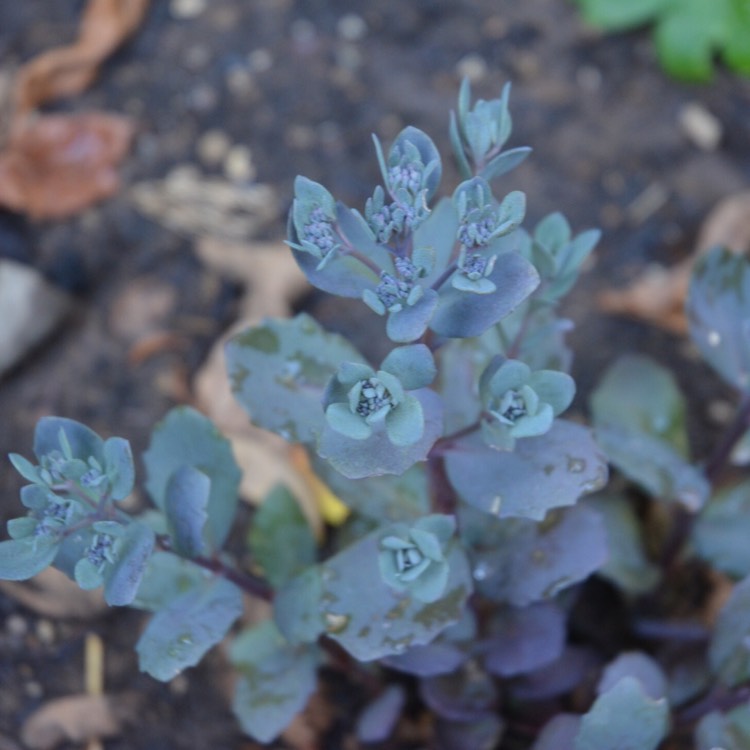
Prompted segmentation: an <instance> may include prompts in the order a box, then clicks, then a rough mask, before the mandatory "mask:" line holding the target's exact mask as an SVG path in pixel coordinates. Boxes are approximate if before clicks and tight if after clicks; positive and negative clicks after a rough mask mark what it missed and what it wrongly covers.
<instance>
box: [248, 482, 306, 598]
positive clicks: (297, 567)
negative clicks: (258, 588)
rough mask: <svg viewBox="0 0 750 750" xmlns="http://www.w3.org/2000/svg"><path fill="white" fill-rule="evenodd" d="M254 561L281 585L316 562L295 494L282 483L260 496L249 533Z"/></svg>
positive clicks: (273, 582)
mask: <svg viewBox="0 0 750 750" xmlns="http://www.w3.org/2000/svg"><path fill="white" fill-rule="evenodd" d="M248 541H249V543H250V550H251V552H252V553H253V556H254V559H255V562H257V564H258V565H259V566H260V567H261V569H262V570H263V573H264V575H265V577H266V578H267V579H268V581H269V582H270V583H271V585H272V586H273V587H274V588H280V587H281V586H283V585H284V584H285V583H287V582H288V581H290V580H291V579H292V578H293V577H294V576H296V575H297V574H298V573H300V572H301V571H302V570H304V569H305V568H307V567H309V566H310V565H312V564H313V563H314V562H315V555H316V545H315V538H314V537H313V534H312V531H311V530H310V524H309V523H308V522H307V519H306V518H305V515H304V513H302V510H301V509H300V506H299V503H298V502H297V500H295V498H294V495H292V493H291V492H290V491H289V490H288V489H287V488H286V487H284V486H283V485H277V486H276V487H274V488H273V489H272V490H271V491H270V492H269V493H268V494H267V495H266V497H265V498H264V499H263V502H262V503H261V506H260V508H259V509H258V512H257V513H256V514H255V517H254V518H253V524H252V526H251V528H250V534H249V537H248Z"/></svg>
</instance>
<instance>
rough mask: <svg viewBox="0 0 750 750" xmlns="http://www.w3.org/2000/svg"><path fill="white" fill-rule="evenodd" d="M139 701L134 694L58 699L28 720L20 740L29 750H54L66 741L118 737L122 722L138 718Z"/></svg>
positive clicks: (38, 710)
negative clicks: (53, 749)
mask: <svg viewBox="0 0 750 750" xmlns="http://www.w3.org/2000/svg"><path fill="white" fill-rule="evenodd" d="M138 702H139V701H138V699H137V697H136V696H135V695H133V694H126V695H117V696H114V695H112V696H106V695H85V694H83V695H69V696H66V697H65V698H56V699H54V700H51V701H48V702H47V703H45V704H44V705H42V706H41V707H40V708H39V709H37V710H36V711H34V713H32V714H31V716H29V717H28V719H26V721H25V722H24V724H23V727H22V728H21V740H22V742H23V743H24V745H26V747H28V748H30V750H52V748H55V747H57V746H58V745H60V744H62V743H63V742H75V743H83V742H87V741H89V740H93V739H98V738H105V737H115V736H117V735H118V734H119V733H120V731H121V729H122V725H123V723H125V722H126V721H131V720H133V719H135V716H136V711H137V704H138Z"/></svg>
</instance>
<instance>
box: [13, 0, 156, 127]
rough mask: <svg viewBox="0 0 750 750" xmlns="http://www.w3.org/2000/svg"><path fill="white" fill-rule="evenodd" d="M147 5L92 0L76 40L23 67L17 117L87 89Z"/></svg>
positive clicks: (137, 23)
mask: <svg viewBox="0 0 750 750" xmlns="http://www.w3.org/2000/svg"><path fill="white" fill-rule="evenodd" d="M148 5H149V0H89V2H88V4H87V5H86V8H85V10H84V14H83V17H82V19H81V24H80V27H79V30H78V37H77V39H76V40H75V42H73V44H69V45H66V46H63V47H56V48H54V49H51V50H48V51H47V52H43V53H42V54H41V55H38V56H37V57H35V58H34V59H33V60H31V61H30V62H28V63H27V64H26V65H24V66H23V68H22V69H21V71H20V73H19V76H18V79H17V84H16V92H15V100H16V114H17V116H19V117H20V116H23V115H26V114H28V113H29V112H31V111H33V110H35V109H38V108H39V107H40V106H41V105H42V104H46V103H47V102H50V101H52V100H54V99H61V98H64V97H67V96H74V95H76V94H80V93H81V92H83V91H85V90H86V89H87V88H88V87H89V86H90V85H91V83H92V82H93V81H94V79H95V78H96V75H97V73H98V71H99V66H100V65H101V63H102V62H104V60H106V59H107V58H108V57H109V56H110V55H111V54H112V53H113V52H114V51H115V50H116V49H117V48H118V47H119V46H120V45H121V44H122V43H123V42H124V41H125V40H126V39H127V38H128V37H130V36H131V35H132V34H133V32H135V30H136V29H137V28H138V27H139V26H140V24H141V21H142V20H143V17H144V16H145V14H146V10H148Z"/></svg>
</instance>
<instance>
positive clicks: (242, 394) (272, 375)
mask: <svg viewBox="0 0 750 750" xmlns="http://www.w3.org/2000/svg"><path fill="white" fill-rule="evenodd" d="M226 356H227V370H228V373H229V378H230V381H231V383H232V392H233V393H234V395H235V398H237V400H238V401H239V402H240V404H242V406H243V407H244V408H245V409H246V410H247V411H248V413H249V414H250V417H251V419H252V421H253V423H254V424H257V425H258V426H259V427H263V428H264V429H267V430H271V431H273V432H276V433H278V434H279V435H281V436H282V437H283V438H284V439H285V440H289V441H294V442H303V443H307V442H312V441H314V440H315V438H316V436H317V435H318V434H320V432H321V431H322V430H323V427H324V424H325V415H324V412H323V408H322V406H321V399H322V396H323V392H324V390H325V387H326V385H327V384H328V381H329V380H330V379H331V377H332V376H333V374H334V373H335V372H336V368H337V367H338V366H339V364H340V363H341V362H345V361H347V362H357V363H363V362H364V360H363V359H362V357H361V356H360V354H359V353H358V352H357V351H356V349H354V347H352V345H351V344H350V343H349V342H348V341H346V339H344V338H343V337H342V336H339V335H337V334H332V333H327V332H326V331H325V330H323V328H322V327H321V326H320V325H319V324H318V323H316V322H315V321H314V320H313V319H312V318H311V317H310V316H309V315H306V314H304V313H303V314H300V315H298V316H297V317H296V318H294V319H292V320H268V321H266V322H265V323H264V324H262V325H258V326H254V327H252V328H248V329H247V330H246V331H243V332H242V333H239V334H237V335H236V336H234V337H233V338H231V339H230V340H229V343H228V344H227V348H226Z"/></svg>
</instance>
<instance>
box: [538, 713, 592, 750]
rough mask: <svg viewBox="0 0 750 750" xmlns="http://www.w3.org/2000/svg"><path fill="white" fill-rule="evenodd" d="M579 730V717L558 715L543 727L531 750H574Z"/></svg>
mask: <svg viewBox="0 0 750 750" xmlns="http://www.w3.org/2000/svg"><path fill="white" fill-rule="evenodd" d="M580 728H581V717H580V716H576V715H575V714H558V715H557V716H554V717H553V718H552V719H550V720H549V721H548V722H547V723H546V724H545V725H544V728H543V729H542V731H541V732H540V733H539V736H538V737H537V738H536V742H535V743H534V745H533V747H532V749H531V750H574V748H575V739H576V736H577V735H578V732H579V730H580Z"/></svg>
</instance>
